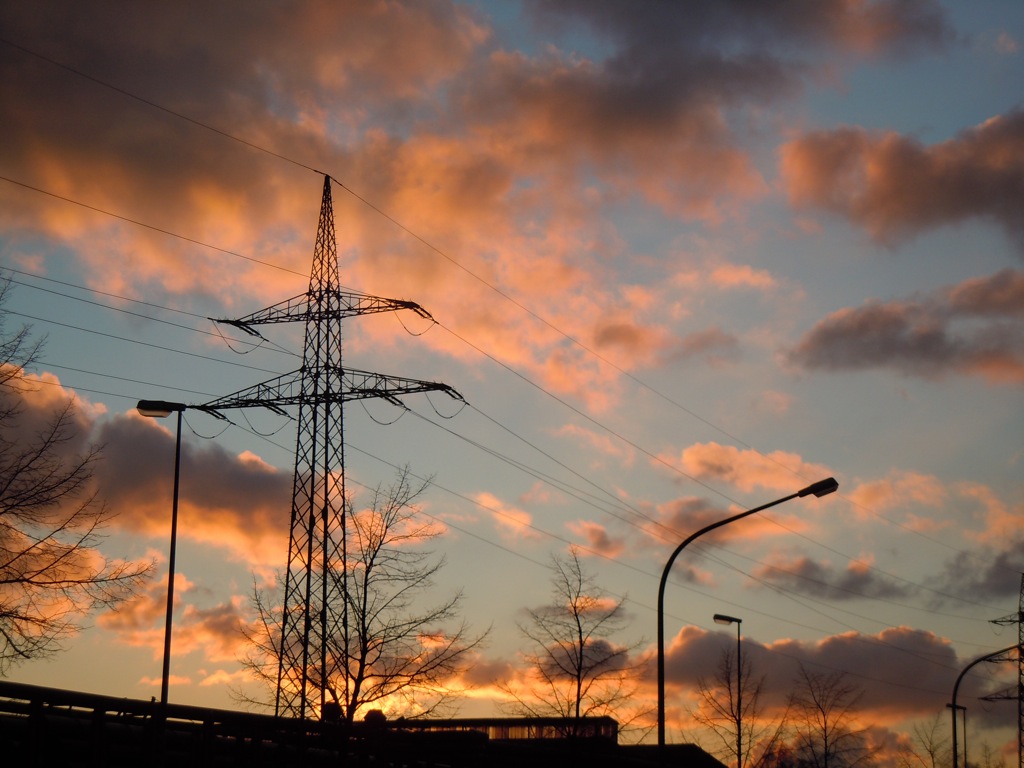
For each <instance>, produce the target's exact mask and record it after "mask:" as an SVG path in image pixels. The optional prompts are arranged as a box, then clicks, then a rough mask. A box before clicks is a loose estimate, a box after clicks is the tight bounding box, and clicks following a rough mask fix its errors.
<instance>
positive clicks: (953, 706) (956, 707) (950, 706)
mask: <svg viewBox="0 0 1024 768" xmlns="http://www.w3.org/2000/svg"><path fill="white" fill-rule="evenodd" d="M946 708H947V709H951V710H953V730H954V731H955V730H956V713H957V710H959V711H960V712H961V713H962V714H963V718H962V719H963V726H964V768H967V766H969V765H970V763H969V762H967V707H963V706H961V705H959V704H947V705H946ZM953 743H954V744H956V739H954V740H953ZM954 749H955V747H954Z"/></svg>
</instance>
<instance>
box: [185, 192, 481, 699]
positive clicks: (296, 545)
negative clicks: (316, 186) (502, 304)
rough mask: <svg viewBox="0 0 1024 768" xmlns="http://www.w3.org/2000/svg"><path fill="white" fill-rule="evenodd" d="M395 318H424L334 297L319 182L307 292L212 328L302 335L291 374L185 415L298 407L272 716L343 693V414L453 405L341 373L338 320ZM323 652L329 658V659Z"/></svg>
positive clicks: (352, 297) (407, 386)
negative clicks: (288, 330) (353, 409)
mask: <svg viewBox="0 0 1024 768" xmlns="http://www.w3.org/2000/svg"><path fill="white" fill-rule="evenodd" d="M402 309H408V310H411V311H413V312H415V313H417V314H419V315H420V316H422V317H425V318H430V314H429V313H428V312H427V311H426V310H425V309H423V308H422V307H420V306H419V305H418V304H416V303H414V302H411V301H400V300H397V299H384V298H380V297H377V296H367V295H364V294H359V293H350V292H345V291H342V290H341V288H340V281H339V271H338V252H337V241H336V240H335V234H334V210H333V205H332V202H331V178H330V177H329V176H326V177H325V178H324V192H323V199H322V201H321V205H320V222H319V225H318V227H317V236H316V247H315V248H314V251H313V268H312V271H311V272H310V278H309V290H308V291H307V292H306V293H305V294H302V295H300V296H296V297H294V298H291V299H287V300H286V301H283V302H281V303H279V304H276V305H274V306H271V307H268V308H266V309H263V310H260V311H258V312H254V313H253V314H251V315H248V316H246V317H242V318H238V319H234V320H225V319H215V322H219V323H227V324H229V325H232V326H234V327H236V328H239V329H241V330H242V331H244V332H246V333H248V334H251V335H253V336H259V337H261V338H262V335H261V334H260V333H259V332H258V331H257V330H255V328H254V326H257V325H266V324H273V323H290V322H303V323H305V326H306V333H305V343H304V346H303V353H302V367H301V368H300V369H299V370H297V371H294V372H292V373H289V374H285V375H284V376H279V377H277V378H275V379H271V380H269V381H265V382H263V383H261V384H256V385H255V386H253V387H250V388H248V389H244V390H241V391H239V392H236V393H234V394H232V395H227V396H225V397H222V398H218V399H217V400H212V401H210V402H208V403H204V404H203V405H201V406H190V407H196V408H200V409H202V410H204V411H207V412H209V413H213V414H214V415H218V414H219V411H222V410H225V409H231V408H249V407H255V406H260V407H263V408H269V409H270V410H272V411H275V412H277V413H285V412H286V411H285V410H284V409H285V408H287V407H288V406H298V410H299V413H298V435H297V438H296V441H295V476H294V480H293V484H292V507H291V528H290V533H289V537H288V572H287V575H286V577H285V588H284V603H283V610H282V615H281V637H280V646H279V647H278V648H276V651H277V653H278V657H279V663H278V674H277V694H276V698H275V703H274V711H275V714H276V715H284V714H293V715H297V716H298V717H299V718H305V717H306V716H307V714H313V715H315V714H316V713H319V714H320V716H323V713H324V705H325V704H326V702H327V699H326V697H327V691H328V689H329V688H331V686H332V685H337V684H339V683H342V682H343V683H344V685H345V689H346V693H347V691H348V675H347V674H346V670H347V657H346V654H347V652H348V647H349V645H348V639H349V626H348V583H347V578H348V569H349V564H348V550H347V541H346V530H345V524H346V521H345V513H346V496H345V443H344V418H343V413H344V409H343V404H344V403H346V402H348V401H350V400H361V399H367V398H372V397H382V398H385V399H387V400H389V401H391V402H394V403H398V402H399V401H398V397H399V396H400V395H405V394H411V393H415V392H431V391H441V392H445V393H447V394H448V395H450V396H451V397H453V398H455V399H457V400H460V401H461V400H462V396H461V395H460V394H459V393H458V392H456V391H455V390H454V389H452V388H451V387H449V386H448V385H446V384H439V383H436V382H430V381H420V380H417V379H407V378H401V377H397V376H388V375H385V374H381V373H371V372H369V371H360V370H355V369H352V368H343V367H342V354H341V352H342V338H341V337H342V334H341V321H342V320H343V319H344V318H347V317H353V316H356V315H366V314H372V313H375V312H392V311H397V310H402ZM431 319H432V318H431ZM332 647H333V648H335V649H336V652H334V653H332V652H331V651H330V648H332ZM333 695H334V694H333V693H332V696H333ZM317 698H318V699H319V701H318V702H317V706H316V711H314V704H313V701H316V699H317ZM346 700H347V696H346Z"/></svg>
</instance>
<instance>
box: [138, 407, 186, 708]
mask: <svg viewBox="0 0 1024 768" xmlns="http://www.w3.org/2000/svg"><path fill="white" fill-rule="evenodd" d="M135 407H136V409H137V410H138V412H139V413H140V414H142V415H143V416H149V417H151V418H157V419H162V418H164V417H165V416H170V415H171V414H172V413H177V414H178V432H177V437H176V438H175V441H174V495H173V497H172V501H171V550H170V554H169V555H168V557H167V618H166V620H165V621H164V666H163V676H162V678H161V680H160V703H161V704H164V705H165V704H167V687H168V683H169V681H170V676H171V620H172V617H173V613H174V555H175V549H176V544H177V539H178V478H179V476H180V474H181V414H182V412H183V411H184V410H185V409H186V408H187V407H188V406H187V405H185V404H184V403H170V402H167V401H166V400H139V402H138V405H136V406H135Z"/></svg>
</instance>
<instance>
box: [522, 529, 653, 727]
mask: <svg viewBox="0 0 1024 768" xmlns="http://www.w3.org/2000/svg"><path fill="white" fill-rule="evenodd" d="M551 597H552V600H551V602H550V603H548V604H547V605H543V606H540V607H539V608H531V609H527V610H525V615H526V620H525V621H522V622H520V623H519V630H520V632H522V634H523V636H524V637H526V638H527V639H528V640H529V641H530V643H531V648H530V650H529V651H528V652H526V653H525V654H524V657H523V658H524V660H525V662H526V665H527V672H528V677H527V678H526V679H525V680H524V681H521V682H508V683H505V684H504V685H503V688H504V690H505V692H506V693H507V694H508V695H509V696H510V697H511V700H512V703H511V704H510V705H508V706H507V707H506V708H507V709H509V710H510V711H512V712H514V713H516V714H521V715H527V716H531V717H563V718H568V719H571V720H574V721H579V720H580V718H583V717H593V716H601V715H608V716H612V717H615V718H616V719H617V720H618V721H619V723H620V726H622V725H627V726H628V725H631V724H633V723H635V722H638V721H639V720H640V719H641V717H642V715H643V714H645V713H644V712H642V711H641V710H639V709H638V708H637V707H636V705H635V702H634V701H633V698H632V697H633V694H634V693H635V692H636V690H637V678H638V677H639V673H640V669H641V666H640V665H639V664H636V663H634V662H633V661H632V659H631V654H632V652H633V651H634V650H635V649H636V648H637V647H639V643H637V644H634V645H620V644H617V643H616V642H615V641H614V640H613V639H612V638H613V636H614V635H616V634H618V633H619V632H620V631H621V630H623V629H624V628H625V627H626V623H627V616H626V612H625V607H624V606H625V601H626V599H625V598H624V597H623V598H618V599H612V598H609V597H608V596H606V595H605V594H603V593H602V591H601V590H600V588H599V587H598V586H597V584H596V583H595V582H594V579H593V577H592V576H591V575H590V574H589V573H588V572H587V571H586V570H585V568H584V566H583V563H582V562H581V560H580V555H579V551H578V550H577V549H576V548H575V547H574V548H572V549H570V551H569V554H568V556H566V557H562V558H559V557H556V558H554V559H553V561H552V565H551ZM569 727H570V728H574V727H575V726H569Z"/></svg>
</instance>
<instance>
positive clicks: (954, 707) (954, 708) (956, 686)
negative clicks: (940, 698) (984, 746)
mask: <svg viewBox="0 0 1024 768" xmlns="http://www.w3.org/2000/svg"><path fill="white" fill-rule="evenodd" d="M1015 648H1016V649H1017V653H1021V652H1022V650H1024V649H1022V648H1021V646H1020V644H1019V643H1018V644H1015V645H1011V646H1010V647H1008V648H1003V649H1002V650H999V651H993V652H992V653H986V654H985V655H984V656H980V657H978V658H977V659H975V660H974V661H972V662H971V663H970V664H968V665H967V666H966V667H964V668H963V670H962V671H961V672H960V675H959V676H958V677H957V679H956V682H955V683H954V684H953V703H952V704H947V705H946V706H948V707H949V708H950V709H951V710H952V714H953V768H957V761H958V759H959V756H958V755H957V744H956V711H957V710H958V709H960V708H961V707H958V706H957V704H956V692H957V690H958V689H959V688H960V681H961V680H963V679H964V675H966V674H967V672H968V671H969V670H970V669H971V668H972V667H973V666H974V665H975V664H980V663H981V662H983V661H988V660H989V659H994V658H995V657H996V656H1002V655H1003V654H1004V653H1009V652H1010V651H1012V650H1013V649H1015ZM966 717H967V715H966V713H965V714H964V718H965V719H964V741H967V720H966ZM964 768H967V757H966V755H965V756H964Z"/></svg>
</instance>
